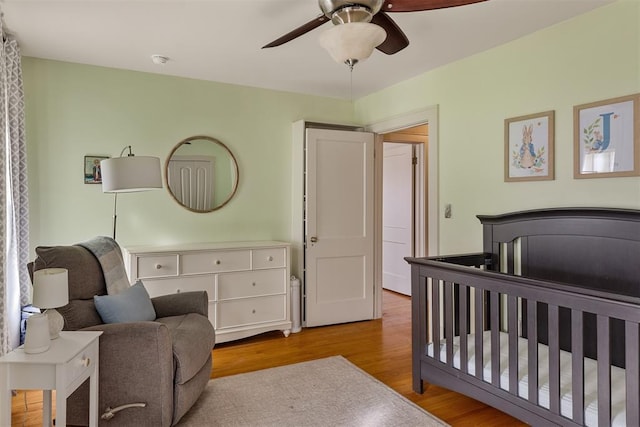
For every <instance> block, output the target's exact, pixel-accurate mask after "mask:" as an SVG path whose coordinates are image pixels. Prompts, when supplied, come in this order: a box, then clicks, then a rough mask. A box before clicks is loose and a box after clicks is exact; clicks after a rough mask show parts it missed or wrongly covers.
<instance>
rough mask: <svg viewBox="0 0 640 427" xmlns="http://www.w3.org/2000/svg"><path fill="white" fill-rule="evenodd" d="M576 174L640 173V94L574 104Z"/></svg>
mask: <svg viewBox="0 0 640 427" xmlns="http://www.w3.org/2000/svg"><path fill="white" fill-rule="evenodd" d="M573 147H574V149H573V165H574V167H573V177H574V178H607V177H619V176H637V175H640V94H635V95H629V96H622V97H619V98H612V99H607V100H604V101H599V102H592V103H590V104H583V105H576V106H575V107H573Z"/></svg>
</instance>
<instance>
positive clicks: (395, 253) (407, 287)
mask: <svg viewBox="0 0 640 427" xmlns="http://www.w3.org/2000/svg"><path fill="white" fill-rule="evenodd" d="M382 136H383V162H382V288H383V289H387V290H390V291H393V292H397V293H400V294H403V295H408V296H411V267H410V266H409V264H408V263H407V262H406V261H405V260H404V258H405V257H408V256H417V255H418V256H423V255H425V254H426V248H425V242H426V241H427V240H428V236H427V235H426V234H427V228H426V227H425V226H424V222H425V209H424V206H425V202H424V201H425V200H426V198H427V195H426V194H425V185H424V183H425V175H426V170H425V163H426V159H425V157H424V153H426V152H428V148H427V144H428V139H429V127H428V125H427V124H424V125H419V126H413V127H410V128H406V129H401V130H397V131H394V132H390V133H386V134H383V135H382Z"/></svg>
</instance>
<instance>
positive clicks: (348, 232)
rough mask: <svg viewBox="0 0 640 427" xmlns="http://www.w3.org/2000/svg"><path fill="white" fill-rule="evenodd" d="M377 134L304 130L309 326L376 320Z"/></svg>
mask: <svg viewBox="0 0 640 427" xmlns="http://www.w3.org/2000/svg"><path fill="white" fill-rule="evenodd" d="M373 146H374V134H372V133H367V132H350V131H337V130H326V129H307V131H306V188H305V197H306V201H305V267H306V273H305V293H306V305H305V309H306V326H320V325H328V324H334V323H344V322H353V321H358V320H367V319H372V318H373V312H374V311H373V308H374V298H373V294H374V280H373V245H374V240H373V225H374V224H373V208H374V205H373V195H374V193H373Z"/></svg>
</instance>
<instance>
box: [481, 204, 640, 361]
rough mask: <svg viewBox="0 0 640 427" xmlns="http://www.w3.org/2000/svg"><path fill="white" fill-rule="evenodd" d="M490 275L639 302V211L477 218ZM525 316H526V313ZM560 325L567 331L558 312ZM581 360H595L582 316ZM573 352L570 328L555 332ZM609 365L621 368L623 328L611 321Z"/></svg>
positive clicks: (590, 328) (566, 317) (542, 316)
mask: <svg viewBox="0 0 640 427" xmlns="http://www.w3.org/2000/svg"><path fill="white" fill-rule="evenodd" d="M478 219H480V221H481V223H482V224H483V236H484V239H483V240H484V252H485V254H488V255H489V256H490V257H491V266H490V269H492V270H498V271H502V272H504V273H510V274H520V275H522V276H526V277H529V278H534V279H542V280H548V281H552V282H562V283H565V284H570V285H571V286H574V287H578V288H580V287H582V288H588V289H591V290H596V291H599V292H605V293H608V294H622V295H628V296H635V297H640V210H631V209H608V208H560V209H545V210H532V211H523V212H516V213H509V214H504V215H494V216H489V215H478ZM546 311H547V307H546V306H545V305H538V319H539V320H538V322H539V325H538V327H539V330H540V336H539V341H540V342H542V343H545V344H546V343H547V324H546V317H547V316H546ZM525 316H526V313H525ZM560 319H561V321H560V324H561V325H570V324H571V320H570V313H569V312H568V310H566V309H564V310H563V309H561V312H560ZM584 322H585V326H584V328H585V329H584V335H585V355H586V356H587V357H591V358H597V347H596V343H595V342H594V341H593V339H592V337H593V336H595V333H596V332H595V328H596V323H595V317H593V316H592V315H585V319H584ZM559 334H560V347H561V348H562V349H564V350H570V348H571V331H570V328H569V327H568V326H567V327H562V326H561V330H560V331H559ZM611 334H612V342H613V344H612V349H611V354H612V355H613V356H612V361H613V364H614V365H616V366H621V367H623V366H624V357H623V356H624V325H623V324H622V323H621V322H619V321H616V320H614V321H612V324H611Z"/></svg>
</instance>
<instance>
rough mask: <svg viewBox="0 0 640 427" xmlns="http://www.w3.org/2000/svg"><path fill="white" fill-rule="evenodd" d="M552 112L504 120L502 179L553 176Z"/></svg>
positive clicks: (526, 179) (520, 179)
mask: <svg viewBox="0 0 640 427" xmlns="http://www.w3.org/2000/svg"><path fill="white" fill-rule="evenodd" d="M554 117H555V113H554V111H545V112H543V113H537V114H530V115H527V116H519V117H513V118H511V119H506V120H505V121H504V180H505V181H507V182H512V181H545V180H552V179H554V169H553V167H554V163H553V162H554V160H553V139H554Z"/></svg>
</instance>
